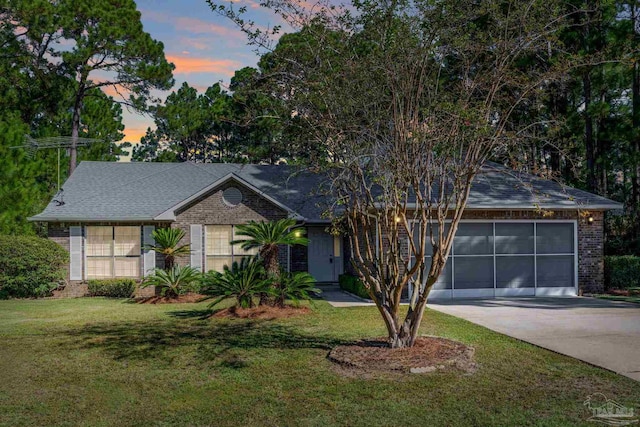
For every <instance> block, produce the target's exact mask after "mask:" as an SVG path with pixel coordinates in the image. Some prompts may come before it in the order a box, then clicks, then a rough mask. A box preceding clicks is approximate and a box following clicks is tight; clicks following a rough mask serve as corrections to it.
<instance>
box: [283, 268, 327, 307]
mask: <svg viewBox="0 0 640 427" xmlns="http://www.w3.org/2000/svg"><path fill="white" fill-rule="evenodd" d="M279 280H280V283H279V284H278V287H276V288H275V290H274V292H275V293H276V305H278V306H279V307H284V301H285V300H286V299H290V300H293V301H295V302H299V301H300V300H310V299H311V295H310V294H311V293H316V294H319V293H320V292H321V291H320V289H318V288H316V287H315V286H316V279H314V278H313V276H312V275H310V274H309V273H306V272H298V273H283V274H282V275H281V276H280V279H279Z"/></svg>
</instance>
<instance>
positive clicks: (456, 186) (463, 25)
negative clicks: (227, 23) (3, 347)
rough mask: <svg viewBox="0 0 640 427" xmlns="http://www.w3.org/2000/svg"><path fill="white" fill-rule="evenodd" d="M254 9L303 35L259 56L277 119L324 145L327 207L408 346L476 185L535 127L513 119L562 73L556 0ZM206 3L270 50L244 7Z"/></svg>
mask: <svg viewBox="0 0 640 427" xmlns="http://www.w3.org/2000/svg"><path fill="white" fill-rule="evenodd" d="M263 5H264V6H266V7H268V8H271V9H272V10H274V11H276V12H278V13H280V14H281V16H282V17H283V19H285V20H287V21H288V23H289V24H290V25H291V26H293V27H294V28H295V27H296V26H297V28H299V29H300V31H299V32H298V33H296V34H294V35H287V36H283V37H282V38H281V39H280V41H279V44H278V45H277V46H275V48H273V49H271V50H270V51H269V52H268V53H267V54H268V55H270V57H271V59H272V61H271V64H272V65H271V67H272V68H271V70H270V73H271V78H272V80H273V85H272V90H273V91H274V92H275V91H279V94H280V97H281V98H282V99H284V100H285V101H286V102H287V104H288V106H289V114H287V115H286V116H284V117H283V118H282V119H283V120H289V119H290V118H296V120H298V121H300V120H301V119H302V120H303V121H304V122H305V123H306V125H305V126H301V129H304V130H305V135H304V138H305V139H306V140H308V141H309V144H310V145H312V146H314V147H318V146H322V147H323V148H324V155H323V156H316V157H314V158H312V159H310V162H311V164H310V167H312V168H314V169H316V170H320V171H324V172H326V173H327V175H328V176H329V180H330V182H329V185H328V188H329V190H328V191H329V193H330V195H331V196H332V198H333V200H336V203H335V205H334V206H332V207H330V208H329V212H330V213H331V214H332V215H333V218H334V219H335V224H344V226H345V227H346V229H347V230H346V231H347V235H348V236H349V239H350V248H351V252H352V253H351V258H352V260H353V267H354V268H355V270H356V271H357V273H358V275H359V276H360V277H361V278H362V280H363V282H364V284H365V286H366V288H367V289H368V292H369V294H370V296H371V298H372V299H373V301H374V302H375V304H376V306H377V308H378V310H379V312H380V314H381V315H382V318H383V320H384V323H385V325H386V328H387V332H388V341H389V345H390V346H391V347H393V348H402V347H410V346H412V345H413V344H414V342H415V339H416V337H417V334H418V329H419V326H420V323H421V321H422V318H423V313H424V308H425V305H426V302H427V297H428V295H429V292H430V290H431V288H432V287H433V285H434V283H435V282H436V280H437V279H438V277H439V276H440V274H441V272H442V271H443V269H444V267H445V264H446V262H447V258H448V257H449V253H450V250H451V245H452V244H453V238H454V235H455V233H456V230H457V228H458V224H459V222H460V220H461V218H462V216H463V212H464V210H465V206H466V204H467V200H468V198H469V193H470V190H471V186H472V184H473V182H474V179H475V178H476V177H477V176H478V175H479V174H480V173H481V172H482V169H483V167H484V166H485V164H486V162H487V160H488V159H489V158H492V157H493V156H503V155H505V153H508V152H509V151H510V150H511V149H512V147H514V146H515V145H517V144H520V143H522V141H523V140H524V139H525V138H526V137H527V129H528V128H529V127H530V126H531V125H533V124H534V123H536V122H537V118H536V117H533V116H532V117H530V120H529V123H522V120H518V121H517V122H514V121H512V120H511V118H512V113H513V111H514V110H516V109H517V108H518V107H519V106H520V105H522V104H524V103H527V102H531V100H532V99H535V98H536V96H538V95H539V92H540V91H542V90H544V89H545V87H546V86H547V85H549V84H550V83H551V82H552V81H553V80H554V79H555V78H556V77H558V76H559V75H561V74H562V73H561V71H560V70H561V69H562V68H563V67H562V64H561V63H560V61H559V59H558V58H555V57H553V56H555V53H556V52H558V51H559V48H560V47H559V46H558V43H559V42H558V39H557V33H558V32H559V30H560V29H561V28H562V27H563V25H564V22H565V19H564V18H565V16H563V12H562V10H563V9H562V8H561V7H560V4H559V2H556V1H554V0H551V1H521V0H504V1H495V0H485V1H483V0H477V1H465V2H461V1H457V0H441V1H433V0H416V1H391V2H384V1H381V2H380V1H362V2H360V1H358V2H356V3H354V4H353V7H350V8H347V9H344V10H340V9H337V8H333V7H331V6H329V5H326V6H325V7H315V8H313V12H307V11H305V10H304V9H301V6H300V3H299V2H297V1H295V0H292V1H289V0H284V1H280V0H278V1H271V0H267V1H266V2H264V3H263ZM212 6H213V7H214V10H216V11H217V12H218V13H219V14H222V15H224V16H226V17H228V18H231V19H232V20H234V21H235V22H236V23H237V24H238V25H239V26H240V27H241V28H242V29H243V30H244V31H245V33H246V34H247V35H248V36H249V39H250V41H251V42H252V43H254V44H256V45H258V46H259V47H262V48H265V49H270V45H269V42H268V39H269V34H266V33H265V32H264V31H261V30H259V29H256V27H254V26H253V25H252V22H251V21H249V20H246V19H244V18H243V12H244V10H242V9H240V10H237V11H236V10H234V9H233V7H232V6H229V5H220V4H218V5H212ZM292 37H295V39H296V48H295V49H290V48H289V47H290V45H288V44H287V42H288V39H290V38H292ZM281 53H282V56H280V55H281ZM540 63H544V64H546V65H545V66H540ZM412 283H413V284H415V291H414V292H412V295H411V300H410V305H409V308H408V310H407V311H406V314H403V313H402V312H401V310H400V300H401V295H402V293H403V290H404V289H405V288H406V287H407V286H408V285H409V284H412Z"/></svg>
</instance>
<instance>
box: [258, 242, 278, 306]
mask: <svg viewBox="0 0 640 427" xmlns="http://www.w3.org/2000/svg"><path fill="white" fill-rule="evenodd" d="M278 252H279V251H278V246H277V245H267V246H264V247H263V248H262V249H260V256H261V257H262V262H263V263H264V268H265V270H266V271H267V276H269V277H271V278H274V279H275V278H277V277H278V274H279V273H280V263H279V262H278ZM273 286H274V287H275V289H278V287H279V286H280V284H279V283H277V282H274V284H273ZM271 303H272V301H271V300H270V298H269V295H268V294H264V293H263V294H260V305H271ZM283 304H284V302H283Z"/></svg>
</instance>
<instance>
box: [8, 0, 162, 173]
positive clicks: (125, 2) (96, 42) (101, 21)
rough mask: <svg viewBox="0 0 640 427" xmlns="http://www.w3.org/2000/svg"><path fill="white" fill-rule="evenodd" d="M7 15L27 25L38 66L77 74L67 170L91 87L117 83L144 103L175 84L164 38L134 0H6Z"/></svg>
mask: <svg viewBox="0 0 640 427" xmlns="http://www.w3.org/2000/svg"><path fill="white" fill-rule="evenodd" d="M8 2H9V3H8V5H9V8H8V11H9V12H8V15H9V17H10V19H12V20H13V22H15V23H16V25H17V26H18V27H20V28H23V29H24V31H22V32H20V33H19V37H20V38H24V39H25V41H24V43H25V45H26V46H28V47H29V54H30V56H31V58H32V61H33V63H34V64H35V65H36V66H37V68H38V69H43V68H44V69H51V68H55V69H56V70H57V72H58V73H59V74H61V75H64V76H68V77H70V78H71V79H73V83H74V84H73V86H72V107H71V111H72V119H71V136H72V142H73V145H72V147H71V149H70V156H69V173H71V172H73V170H74V168H75V167H76V162H77V145H76V144H77V138H78V136H79V135H80V132H81V127H82V121H81V113H82V110H83V103H84V101H85V98H86V97H87V95H88V94H90V93H91V91H92V90H93V89H97V88H101V87H106V86H116V87H120V88H124V89H126V90H127V91H128V92H129V93H131V96H130V99H129V100H128V103H129V105H131V106H132V107H134V108H138V109H144V108H145V106H146V103H147V101H148V100H149V99H150V97H151V94H150V92H151V90H152V89H169V88H170V87H171V86H172V85H173V78H172V70H173V65H172V64H170V63H169V62H167V60H166V58H165V56H164V47H163V44H162V43H161V42H159V41H156V40H154V39H152V38H151V36H150V35H149V34H148V33H146V32H145V31H144V30H143V28H142V23H141V21H140V12H138V11H137V9H136V4H135V2H134V1H133V0H60V1H57V2H48V1H41V0H8Z"/></svg>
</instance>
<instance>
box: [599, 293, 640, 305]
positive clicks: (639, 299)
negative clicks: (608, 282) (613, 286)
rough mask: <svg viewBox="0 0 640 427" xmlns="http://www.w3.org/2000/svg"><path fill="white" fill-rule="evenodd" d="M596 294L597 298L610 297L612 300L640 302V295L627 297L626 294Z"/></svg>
mask: <svg viewBox="0 0 640 427" xmlns="http://www.w3.org/2000/svg"><path fill="white" fill-rule="evenodd" d="M594 296H595V297H596V298H600V299H608V300H610V301H624V302H633V303H636V304H640V296H630V297H625V296H624V295H608V294H600V295H594Z"/></svg>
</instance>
